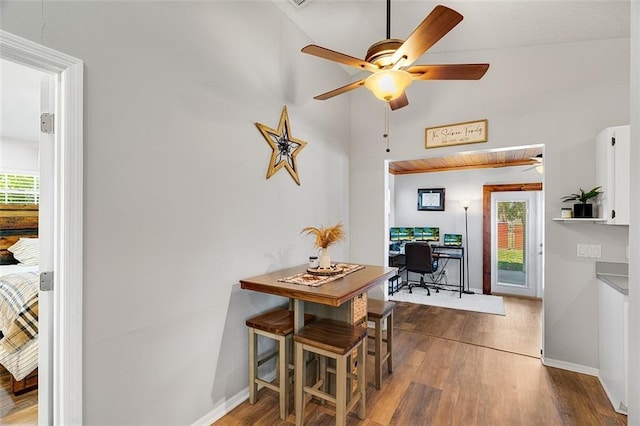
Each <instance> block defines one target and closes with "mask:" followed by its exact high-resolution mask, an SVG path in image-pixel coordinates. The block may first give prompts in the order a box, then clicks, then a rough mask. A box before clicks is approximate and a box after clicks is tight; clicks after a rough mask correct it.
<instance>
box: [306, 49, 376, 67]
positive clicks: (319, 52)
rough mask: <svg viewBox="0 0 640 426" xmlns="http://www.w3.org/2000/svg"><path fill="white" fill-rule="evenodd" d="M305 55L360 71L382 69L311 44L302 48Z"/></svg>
mask: <svg viewBox="0 0 640 426" xmlns="http://www.w3.org/2000/svg"><path fill="white" fill-rule="evenodd" d="M302 52H303V53H307V54H309V55H313V56H317V57H319V58H322V59H328V60H330V61H334V62H339V63H341V64H344V65H348V66H350V67H354V68H358V69H360V70H367V71H371V72H376V71H378V70H379V69H380V68H378V67H377V66H376V65H374V64H372V63H370V62H367V61H363V60H362V59H358V58H354V57H353V56H349V55H345V54H344V53H340V52H336V51H334V50H331V49H327V48H325V47H321V46H317V45H315V44H310V45H308V46H305V47H303V48H302Z"/></svg>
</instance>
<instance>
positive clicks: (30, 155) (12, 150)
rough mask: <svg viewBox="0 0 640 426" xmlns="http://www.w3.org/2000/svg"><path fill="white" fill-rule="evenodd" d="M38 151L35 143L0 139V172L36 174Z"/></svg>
mask: <svg viewBox="0 0 640 426" xmlns="http://www.w3.org/2000/svg"><path fill="white" fill-rule="evenodd" d="M36 125H37V123H36ZM38 150H39V148H38V142H37V141H36V142H33V141H24V140H16V139H7V138H0V172H3V173H18V174H37V173H38Z"/></svg>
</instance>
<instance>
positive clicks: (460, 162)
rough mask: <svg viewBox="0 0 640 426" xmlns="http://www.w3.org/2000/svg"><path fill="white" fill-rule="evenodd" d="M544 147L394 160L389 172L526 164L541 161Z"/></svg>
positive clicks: (420, 171) (429, 171)
mask: <svg viewBox="0 0 640 426" xmlns="http://www.w3.org/2000/svg"><path fill="white" fill-rule="evenodd" d="M537 156H540V157H538V158H540V159H542V147H528V148H517V149H511V150H505V151H492V152H488V151H487V152H471V153H465V154H455V155H448V156H445V157H431V158H421V159H417V160H404V161H393V162H390V163H389V173H391V174H393V175H405V174H411V173H431V172H445V171H450V170H464V169H482V168H495V167H510V166H526V165H534V164H539V163H541V160H540V161H538V160H536V159H535V157H537Z"/></svg>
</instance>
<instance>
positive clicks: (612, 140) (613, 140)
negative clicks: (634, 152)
mask: <svg viewBox="0 0 640 426" xmlns="http://www.w3.org/2000/svg"><path fill="white" fill-rule="evenodd" d="M611 146H616V137H615V136H611Z"/></svg>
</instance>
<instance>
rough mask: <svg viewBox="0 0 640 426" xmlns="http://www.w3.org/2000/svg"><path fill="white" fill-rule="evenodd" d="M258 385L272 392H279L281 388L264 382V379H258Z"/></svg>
mask: <svg viewBox="0 0 640 426" xmlns="http://www.w3.org/2000/svg"><path fill="white" fill-rule="evenodd" d="M256 383H258V384H259V385H262V386H264V387H265V388H267V389H271V390H272V391H276V392H278V391H279V390H280V388H279V387H278V386H276V385H274V384H272V383H271V382H267V381H265V380H262V379H256Z"/></svg>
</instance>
